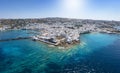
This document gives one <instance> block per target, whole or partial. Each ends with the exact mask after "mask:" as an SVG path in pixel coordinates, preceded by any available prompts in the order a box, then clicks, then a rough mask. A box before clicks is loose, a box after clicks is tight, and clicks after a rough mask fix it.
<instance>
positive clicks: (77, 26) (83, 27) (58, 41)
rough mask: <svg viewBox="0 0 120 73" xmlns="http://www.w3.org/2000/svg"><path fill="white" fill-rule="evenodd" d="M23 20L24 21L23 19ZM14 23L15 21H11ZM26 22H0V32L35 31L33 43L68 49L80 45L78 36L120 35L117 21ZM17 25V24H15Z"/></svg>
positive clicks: (119, 23)
mask: <svg viewBox="0 0 120 73" xmlns="http://www.w3.org/2000/svg"><path fill="white" fill-rule="evenodd" d="M23 20H25V19H23ZM13 21H15V20H13ZM28 21H29V20H26V21H25V22H24V23H23V22H22V23H21V24H20V23H19V25H15V24H13V22H12V24H11V23H10V22H9V21H7V22H9V23H8V24H9V25H8V24H6V23H5V20H4V21H2V20H0V31H4V30H11V29H13V30H14V29H20V30H36V31H37V32H38V34H37V35H35V36H33V37H32V39H33V40H34V41H41V42H44V43H47V44H50V45H54V46H62V47H69V46H71V45H74V44H79V43H80V39H79V38H80V35H82V34H86V33H91V32H100V33H120V30H119V29H117V28H115V27H116V26H117V27H119V26H120V22H118V21H100V20H99V21H98V20H78V19H62V18H46V19H39V20H38V21H37V19H33V20H32V21H31V22H30V21H29V22H28ZM43 21H44V22H43ZM3 23H4V24H3ZM16 24H17V23H16Z"/></svg>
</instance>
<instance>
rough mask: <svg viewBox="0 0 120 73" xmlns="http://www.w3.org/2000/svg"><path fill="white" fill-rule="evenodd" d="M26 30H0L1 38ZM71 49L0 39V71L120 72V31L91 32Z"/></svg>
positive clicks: (24, 35)
mask: <svg viewBox="0 0 120 73" xmlns="http://www.w3.org/2000/svg"><path fill="white" fill-rule="evenodd" d="M28 33H29V31H23V30H22V31H21V30H18V31H6V32H0V39H6V38H14V37H18V36H22V37H27V36H31V35H33V34H28ZM80 42H81V43H80V44H78V45H75V46H74V47H72V48H70V49H59V48H57V47H50V46H48V45H47V44H44V43H41V42H35V41H32V40H30V39H28V40H15V41H5V42H0V73H120V35H118V34H104V33H91V34H83V35H81V37H80Z"/></svg>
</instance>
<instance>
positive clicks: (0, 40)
mask: <svg viewBox="0 0 120 73" xmlns="http://www.w3.org/2000/svg"><path fill="white" fill-rule="evenodd" d="M21 39H31V37H17V38H8V39H0V42H3V41H12V40H21Z"/></svg>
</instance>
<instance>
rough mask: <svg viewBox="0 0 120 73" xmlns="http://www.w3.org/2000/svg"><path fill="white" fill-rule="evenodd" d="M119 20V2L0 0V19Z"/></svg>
mask: <svg viewBox="0 0 120 73" xmlns="http://www.w3.org/2000/svg"><path fill="white" fill-rule="evenodd" d="M46 17H62V18H76V19H95V20H120V0H0V18H46Z"/></svg>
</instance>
